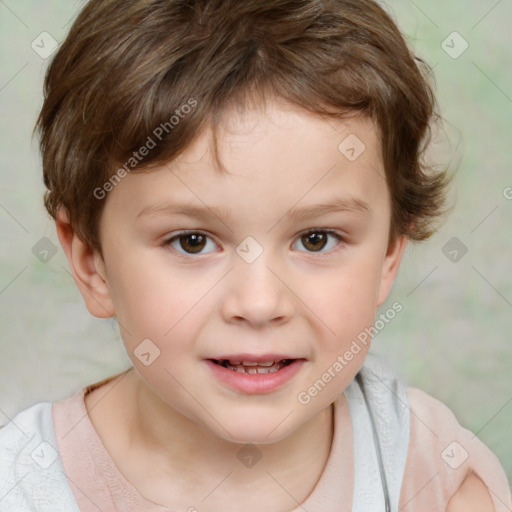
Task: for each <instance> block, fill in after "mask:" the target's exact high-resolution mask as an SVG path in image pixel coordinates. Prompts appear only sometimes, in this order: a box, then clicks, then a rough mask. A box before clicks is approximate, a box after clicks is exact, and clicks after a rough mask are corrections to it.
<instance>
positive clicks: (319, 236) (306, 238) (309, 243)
mask: <svg viewBox="0 0 512 512" xmlns="http://www.w3.org/2000/svg"><path fill="white" fill-rule="evenodd" d="M329 237H331V239H335V242H334V243H332V242H331V243H330V241H329ZM298 241H300V242H301V243H302V245H303V246H304V247H305V248H306V249H307V250H308V252H327V251H329V250H331V249H332V248H333V247H335V246H336V245H337V243H340V242H343V237H342V236H341V235H339V234H338V233H336V232H335V231H330V230H325V229H310V230H308V231H306V232H305V233H303V234H302V235H301V236H300V238H299V239H298V240H297V242H298ZM326 247H328V248H327V250H325V251H322V250H323V249H325V248H326ZM292 248H293V247H292Z"/></svg>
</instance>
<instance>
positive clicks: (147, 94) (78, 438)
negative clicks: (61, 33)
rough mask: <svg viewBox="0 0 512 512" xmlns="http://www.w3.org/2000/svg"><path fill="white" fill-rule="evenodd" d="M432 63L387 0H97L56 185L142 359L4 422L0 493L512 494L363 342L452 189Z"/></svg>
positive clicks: (56, 86)
mask: <svg viewBox="0 0 512 512" xmlns="http://www.w3.org/2000/svg"><path fill="white" fill-rule="evenodd" d="M420 66H422V67H423V64H422V63H421V61H420V60H419V59H417V58H415V57H414V56H413V55H412V54H411V53H410V51H409V50H408V48H407V46H406V44H405V42H404V40H403V38H402V36H401V35H400V32H399V31H398V29H397V27H396V26H395V25H394V22H393V21H392V20H391V18H390V17H389V16H388V15H387V14H386V13H385V12H384V11H383V10H382V8H380V7H379V6H378V4H376V3H375V2H374V1H373V0H332V1H328V0H324V1H321V0H300V1H298V0H297V1H291V0H266V1H262V0H246V1H244V2H240V1H238V0H188V1H182V0H128V1H127V0H91V1H89V2H88V3H87V4H86V5H85V7H84V8H83V10H82V11H81V13H80V14H79V16H78V18H77V20H76V21H75V23H74V25H73V27H72V28H71V31H70V33H69V35H68V37H67V39H66V40H65V41H64V43H63V44H62V45H61V47H60V49H59V50H58V52H57V54H56V55H55V57H54V59H53V62H52V63H51V65H50V68H49V70H48V73H47V76H46V81H45V101H44V105H43V108H42V111H41V114H40V117H39V119H38V124H37V128H38V129H39V131H40V134H41V150H42V156H43V168H44V181H45V185H46V187H47V188H48V191H47V193H46V195H45V205H46V207H47V209H48V211H49V213H50V214H51V215H52V217H53V218H54V219H55V220H56V227H57V233H58V236H59V240H60V242H61V245H62V247H63V249H64V251H65V253H66V256H67V259H68V261H69V265H70V268H71V271H72V274H73V277H74V280H75V282H76V284H77V286H78V287H79V289H80V291H81V293H82V295H83V298H84V301H85V303H86V306H87V308H88V310H89V312H90V313H91V314H92V315H94V316H96V317H100V318H109V317H113V316H115V317H116V319H117V321H118V323H119V327H120V331H121V336H122V339H123V343H124V345H125V347H126V350H127V353H128V355H129V357H130V358H131V360H132V362H133V367H131V368H129V369H128V370H127V371H125V372H123V373H121V374H119V375H115V376H113V377H110V378H108V379H106V380H104V381H102V382H98V383H95V384H92V385H90V386H87V387H86V388H84V389H80V390H78V391H76V393H75V394H74V395H73V396H71V397H69V398H67V399H65V400H62V401H59V402H57V403H54V404H50V403H41V404H36V405H34V406H33V407H30V408H28V409H26V410H25V411H23V412H21V413H19V414H18V415H17V416H16V417H15V418H14V419H13V421H12V422H11V423H10V424H9V425H7V426H6V427H4V428H3V429H2V430H0V446H1V450H2V457H1V460H2V467H1V470H0V476H1V484H0V510H2V511H4V510H5V511H7V510H8V511H11V510H16V511H25V510H26V511H28V510H36V511H50V510H51V511H55V510H58V511H78V510H81V511H98V510H103V511H105V512H106V511H114V510H119V511H127V512H128V511H130V512H132V511H142V510H143V511H150V512H156V511H162V512H163V511H171V510H172V511H200V512H212V511H220V510H222V511H234V510H240V509H241V508H242V509H243V510H245V511H246V512H252V511H256V510H258V511H260V510H271V511H273V512H289V511H299V510H307V511H309V512H314V511H320V510H321V511H331V510H332V511H334V510H336V511H344V512H345V511H350V510H353V511H381V510H382V511H384V510H393V511H398V510H401V511H405V512H409V511H426V510H428V511H445V510H448V511H450V512H453V511H468V510H478V511H492V510H495V511H505V510H510V507H511V506H512V504H511V500H510V491H509V488H508V484H507V480H506V477H505V474H504V471H503V469H502V467H501V466H500V463H499V461H498V460H497V458H496V457H495V456H494V454H492V453H491V452H490V450H489V449H488V448H486V447H485V446H484V445H483V444H482V443H481V442H480V441H479V440H478V439H477V438H476V437H474V436H473V435H472V434H471V433H470V432H469V431H467V430H465V429H463V428H462V427H461V426H460V425H459V424H458V423H457V421H456V419H455V418H454V416H453V414H452V413H451V412H450V410H449V409H447V407H446V406H444V405H443V404H441V403H440V402H438V401H437V400H435V399H434V398H432V397H430V396H428V395H426V394H425V393H423V392H422V391H420V390H418V389H412V388H407V387H406V386H405V385H404V384H403V383H402V382H401V381H400V380H399V379H398V378H397V377H396V376H395V375H394V374H393V373H392V372H391V371H390V370H389V369H387V368H386V367H385V366H384V364H383V363H382V362H381V361H380V360H377V359H375V358H374V357H373V356H369V355H368V350H369V346H370V340H371V335H372V334H373V331H374V327H373V325H374V322H375V317H376V311H377V308H378V307H379V306H381V305H382V304H383V303H384V301H385V299H386V297H387V295H388V293H389V291H390V288H391V286H392V284H393V281H394V278H395V276H396V274H397V271H398V268H399V265H400V260H401V257H402V254H403V252H404V250H405V248H406V245H407V242H408V240H416V241H419V240H424V239H426V238H428V237H429V236H430V235H431V234H432V233H433V231H434V229H435V221H436V219H437V218H438V217H439V215H440V214H441V212H442V211H443V205H444V201H443V198H444V193H445V189H446V184H447V177H446V175H445V173H440V172H435V171H434V170H433V169H430V168H428V167H427V166H426V165H424V164H423V163H422V161H421V160H420V156H421V154H422V151H423V149H424V147H425V145H426V144H427V143H428V133H429V126H430V123H431V122H432V120H433V119H434V108H435V100H434V97H433V95H432V92H431V89H430V86H429V85H428V82H427V80H426V78H425V76H424V75H423V74H422V72H421V71H420ZM400 308H401V305H400V304H398V303H395V304H393V306H391V307H390V308H389V309H388V311H386V313H385V314H384V315H382V314H381V319H380V321H385V319H386V318H391V317H392V316H393V315H396V314H397V312H399V311H400ZM382 318H384V320H383V319H382Z"/></svg>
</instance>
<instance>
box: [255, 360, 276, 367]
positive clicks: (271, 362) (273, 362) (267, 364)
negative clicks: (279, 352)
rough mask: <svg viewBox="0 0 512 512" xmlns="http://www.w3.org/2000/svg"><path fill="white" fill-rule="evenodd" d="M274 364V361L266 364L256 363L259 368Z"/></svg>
mask: <svg viewBox="0 0 512 512" xmlns="http://www.w3.org/2000/svg"><path fill="white" fill-rule="evenodd" d="M273 364H274V361H268V362H266V363H258V365H259V366H272V365H273Z"/></svg>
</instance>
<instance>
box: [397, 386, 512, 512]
mask: <svg viewBox="0 0 512 512" xmlns="http://www.w3.org/2000/svg"><path fill="white" fill-rule="evenodd" d="M407 402H408V407H409V411H410V442H409V451H408V455H407V462H406V469H405V476H404V482H403V486H402V500H403V501H402V502H403V503H405V502H407V500H408V499H411V500H412V502H411V503H412V504H411V507H412V508H410V509H409V508H407V507H406V508H405V510H414V509H416V510H418V509H422V506H420V503H421V504H423V501H422V500H423V499H425V500H426V501H425V506H426V505H427V503H428V500H429V499H431V498H432V496H435V497H436V499H437V500H438V503H437V506H438V508H439V509H442V510H444V509H446V506H447V505H448V504H450V506H451V507H452V508H449V509H447V510H449V511H451V512H455V511H457V510H460V506H459V504H461V503H467V502H468V501H469V500H473V503H474V502H475V501H474V500H476V499H478V498H479V497H480V498H481V499H483V500H485V499H489V496H490V495H489V489H490V490H491V491H492V501H491V502H493V503H494V507H495V508H494V509H495V510H496V511H498V510H509V508H507V507H510V505H511V501H510V489H509V487H508V482H507V478H506V475H505V472H504V470H503V468H502V466H501V463H500V462H499V460H498V458H497V457H496V455H495V454H494V453H493V452H492V451H491V450H490V449H489V448H488V447H487V446H486V445H484V444H483V443H482V442H481V441H480V440H479V439H478V437H476V436H475V435H474V434H473V433H472V432H470V431H469V430H468V429H466V428H464V427H462V426H461V425H460V424H459V422H458V421H457V419H456V417H455V415H454V414H453V412H452V411H451V410H450V409H449V408H448V407H447V406H446V405H445V404H443V403H442V402H440V401H439V400H437V399H436V398H434V397H432V396H430V395H428V394H427V393H425V392H423V391H421V390H420V389H417V388H411V387H409V388H407ZM420 489H422V492H420V493H419V494H418V492H419V491H420ZM415 496H416V497H415ZM422 496H423V497H424V498H422ZM484 503H485V501H484ZM503 504H507V505H506V506H505V505H503ZM454 507H455V508H454ZM457 507H458V508H457ZM500 507H505V508H500ZM494 509H493V508H491V509H490V510H494ZM405 510H404V512H405ZM466 510H468V508H467V507H466ZM469 510H471V509H469ZM482 510H484V511H485V510H487V509H486V508H482Z"/></svg>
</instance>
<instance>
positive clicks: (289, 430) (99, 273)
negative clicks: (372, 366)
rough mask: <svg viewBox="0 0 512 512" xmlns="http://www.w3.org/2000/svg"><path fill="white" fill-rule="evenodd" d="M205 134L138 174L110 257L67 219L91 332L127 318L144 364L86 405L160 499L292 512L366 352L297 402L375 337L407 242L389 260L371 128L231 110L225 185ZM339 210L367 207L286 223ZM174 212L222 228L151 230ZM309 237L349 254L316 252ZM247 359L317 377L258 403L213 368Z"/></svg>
mask: <svg viewBox="0 0 512 512" xmlns="http://www.w3.org/2000/svg"><path fill="white" fill-rule="evenodd" d="M349 134H355V135H356V136H357V137H358V138H359V139H360V140H361V141H363V142H364V144H365V146H366V149H365V151H364V152H363V153H362V154H361V155H360V156H359V157H358V158H357V159H356V160H355V161H353V162H352V161H349V160H348V159H347V158H346V157H345V156H344V155H343V154H342V153H341V152H340V151H339V150H338V145H339V144H340V142H342V141H343V140H344V139H345V138H346V137H347V136H348V135H349ZM210 135H211V133H210V131H209V130H205V131H204V132H203V134H202V135H201V136H200V137H199V139H197V141H196V142H195V143H194V144H192V145H191V146H190V147H189V148H187V150H186V151H185V152H184V153H183V154H181V155H180V156H179V157H178V158H177V159H175V160H173V161H172V162H169V163H168V164H167V165H165V166H162V167H161V168H158V169H157V170H154V171H152V172H150V173H144V174H140V173H139V174H137V173H131V174H129V175H128V176H126V177H125V178H124V179H123V180H122V182H121V183H120V184H118V185H117V186H116V187H115V188H114V189H113V190H112V191H111V192H109V194H108V195H107V197H106V199H105V201H106V203H105V205H104V211H103V213H102V217H101V222H100V240H101V246H102V252H103V257H102V256H101V255H100V254H99V253H98V252H96V251H91V250H90V249H89V248H87V247H86V246H85V245H84V244H83V242H82V241H81V239H80V238H79V237H78V236H77V235H76V233H75V232H74V231H73V229H72V227H71V226H70V224H69V223H68V219H67V216H66V212H65V210H64V209H61V211H60V212H59V217H58V219H57V231H58V234H59V239H60V241H61V244H62V246H63V248H64V250H65V253H66V256H67V258H68V260H69V263H70V268H71V270H72V274H73V277H74V279H75V282H76V284H77V286H78V287H79V289H80V291H81V293H82V295H83V297H84V301H85V303H86V306H87V308H88V310H89V311H90V313H91V314H92V315H94V316H96V317H100V318H108V317H111V316H114V315H116V316H117V319H118V322H119V325H120V330H121V335H122V338H123V343H124V345H125V348H126V350H127V353H128V355H129V357H130V358H131V360H132V361H133V366H134V368H133V369H132V370H131V371H130V372H128V373H127V374H126V375H124V376H122V377H120V378H118V379H116V380H115V381H113V382H111V383H110V384H108V385H106V386H103V387H101V388H99V389H98V390H96V391H94V392H92V393H90V394H89V395H87V397H86V407H87V409H88V412H89V416H90V418H91V421H92V423H93V425H94V427H95V429H96V430H97V432H98V435H99V436H100V438H101V439H102V441H103V443H104V444H105V447H106V448H107V450H108V451H109V453H110V454H111V456H112V458H113V460H114V462H115V463H116V465H117V467H118V468H119V470H120V471H121V472H122V473H123V475H124V476H125V477H126V478H127V479H128V480H129V481H130V482H131V483H132V484H133V485H134V486H135V487H136V488H137V489H138V490H139V492H140V493H141V494H142V495H143V496H144V497H146V498H147V499H149V500H151V501H154V502H156V503H160V504H162V505H165V506H168V507H170V508H173V509H180V510H182V509H183V510H187V509H188V508H190V507H191V506H192V505H193V504H197V506H198V507H199V505H200V510H201V511H202V512H209V511H214V510H226V511H232V510H233V511H235V510H239V506H240V503H244V509H245V511H246V512H252V511H253V510H254V511H256V510H262V509H266V508H268V509H271V510H274V511H276V512H285V511H289V510H292V509H294V508H296V507H297V504H298V503H301V502H302V501H304V500H305V499H306V497H307V496H308V495H309V494H310V492H311V491H312V490H313V488H314V487H315V484H316V482H317V481H318V479H319V478H320V475H321V472H322V470H323V468H324V466H325V463H326V460H327V457H328V454H329V449H330V445H331V441H332V407H331V404H332V402H333V401H334V400H335V399H336V398H337V397H338V396H339V395H340V393H342V391H343V390H344V389H345V387H346V386H347V385H348V384H349V382H350V381H351V380H352V379H353V377H354V376H355V375H356V373H357V371H358V370H359V368H360V367H361V365H362V364H363V362H364V359H365V357H366V354H367V351H368V348H369V344H368V345H367V346H366V347H362V348H363V349H362V350H361V351H360V352H359V353H358V354H356V355H354V358H353V359H352V360H351V361H350V362H349V364H347V366H346V367H344V368H343V371H341V372H338V373H337V374H336V376H335V377H334V378H333V379H332V380H331V381H330V382H329V383H328V385H327V386H326V388H325V389H324V390H322V391H321V392H320V393H319V394H318V395H317V396H315V397H314V398H312V399H311V401H310V402H309V403H308V404H302V403H300V402H299V401H298V399H297V396H298V394H299V393H300V392H303V391H305V390H307V389H308V388H309V387H310V386H311V385H312V383H314V382H315V381H316V380H317V379H318V378H319V377H320V376H321V375H322V374H323V373H324V372H325V371H326V369H327V368H329V367H331V366H332V365H333V363H334V362H335V361H336V358H337V356H338V355H339V354H343V353H344V352H345V351H346V350H347V349H348V348H349V346H350V344H351V343H352V341H353V340H354V339H356V337H357V335H358V334H359V333H361V332H362V331H363V330H364V329H365V328H368V327H371V326H372V325H373V322H374V320H375V315H376V311H377V308H378V306H380V305H382V303H383V302H384V301H385V299H386V297H387V296H388V293H389V291H390V288H391V286H392V284H393V281H394V279H395V276H396V273H397V271H398V268H399V265H400V261H401V258H402V254H403V251H404V249H405V246H406V238H405V237H398V238H397V240H396V243H394V244H392V245H389V244H388V233H389V229H390V213H391V211H390V196H389V191H388V189H387V185H386V182H385V179H384V170H383V167H382V159H381V155H380V148H379V143H378V138H377V134H376V131H375V126H374V124H373V123H372V122H371V121H370V120H368V119H364V118H355V117H354V118H351V119H349V120H345V121H344V122H336V123H335V122H333V121H332V120H330V121H326V120H323V119H321V118H320V117H318V116H315V115H312V114H310V113H307V112H305V111H302V110H298V109H297V108H295V107H292V106H289V105H287V104H284V103H283V102H280V101H275V102H272V103H271V104H269V106H268V108H267V111H266V112H263V111H262V110H261V109H254V108H249V109H247V110H246V111H245V112H243V113H242V114H241V113H240V112H239V111H236V110H232V111H228V112H226V113H225V116H224V124H223V127H222V130H221V132H220V133H219V135H220V137H219V149H220V155H221V160H222V162H223V164H224V166H225V167H226V168H227V169H228V170H229V172H230V173H231V174H230V175H227V174H224V175H221V174H219V173H218V172H216V171H215V165H214V160H213V156H212V152H211V138H210ZM333 200H336V201H337V202H346V203H347V204H348V206H351V205H352V203H351V202H353V201H354V200H357V202H359V203H364V204H365V205H366V209H354V208H347V209H346V210H344V211H338V212H336V213H329V214H324V215H323V216H321V217H317V218H311V216H309V217H306V218H305V219H303V220H300V221H299V220H296V219H292V218H289V217H287V216H286V215H285V214H287V212H289V210H290V209H293V208H298V207H309V206H311V205H313V204H317V203H324V202H331V201H333ZM165 201H168V202H170V203H176V201H181V202H185V203H187V204H193V205H197V206H199V207H204V206H205V205H206V206H207V207H208V208H211V209H212V210H213V209H215V208H219V207H220V208H224V209H225V210H226V212H223V213H220V212H216V214H215V215H214V214H213V213H212V212H211V211H210V213H209V215H208V216H207V217H205V218H203V219H197V218H193V217H188V216H176V215H174V216H173V215H170V214H169V212H160V213H158V214H152V215H142V216H138V215H139V214H140V212H142V211H143V210H144V209H146V208H148V207H151V206H153V205H156V204H161V203H162V202H165ZM224 213H228V214H229V218H228V217H225V216H224ZM310 228H315V229H316V230H317V231H316V232H317V233H318V230H321V229H324V230H325V229H331V230H334V231H335V232H336V233H338V234H339V235H340V236H341V237H342V239H341V240H338V239H337V238H336V237H334V236H332V235H329V236H327V237H325V238H324V239H325V240H326V241H327V245H325V246H323V242H322V240H324V239H320V240H321V241H320V242H319V241H318V239H317V240H316V241H314V242H313V243H311V242H310V243H309V244H308V237H307V236H304V231H305V230H307V229H310ZM182 230H193V231H197V232H199V234H202V235H204V236H206V237H207V238H205V239H203V240H204V244H203V245H201V251H202V252H200V253H199V254H194V253H192V254H190V253H188V254H187V252H186V249H189V250H190V247H191V245H190V241H191V240H190V237H186V236H185V237H183V236H182V238H181V239H180V238H179V237H177V234H179V232H180V231H182ZM319 234H320V235H321V234H322V232H321V231H320V233H319ZM248 236H251V237H253V238H254V239H255V240H256V241H257V243H258V244H259V246H261V248H262V249H263V253H262V254H261V255H260V256H259V257H258V258H257V259H256V260H255V261H254V262H252V263H247V262H246V261H244V260H243V259H242V258H241V257H240V256H239V255H238V254H237V252H236V249H237V247H238V246H239V245H240V244H241V242H242V241H243V240H244V239H245V238H246V237H248ZM171 238H172V240H171V242H172V243H167V242H168V241H169V239H171ZM180 240H181V243H184V244H185V248H184V247H183V246H182V245H180ZM187 242H188V244H189V245H187ZM311 247H313V250H312V249H311ZM315 248H316V249H317V250H316V251H315V250H314V249H315ZM144 339H150V340H151V342H152V343H153V344H154V345H155V346H157V347H158V349H159V350H160V355H159V357H158V358H156V359H155V360H154V361H153V362H152V363H151V364H150V365H149V366H145V365H144V364H142V363H141V361H139V359H138V358H137V357H135V356H134V350H135V349H136V348H137V347H138V346H139V344H140V343H141V341H142V340H144ZM239 352H247V353H250V354H263V353H268V352H278V353H280V354H289V355H290V357H291V358H304V359H305V360H306V361H305V363H304V364H303V366H302V367H301V369H300V371H299V372H298V373H297V374H296V375H295V376H294V377H293V378H292V379H291V380H290V381H288V382H287V383H286V384H285V385H283V386H282V387H280V388H279V389H276V390H274V391H272V392H270V393H264V394H252V395H247V394H244V393H242V392H240V391H237V390H234V389H232V388H230V387H227V386H226V385H225V384H224V383H222V382H221V381H219V380H217V379H216V378H215V377H214V376H213V374H212V372H211V369H210V368H209V367H208V365H207V364H206V362H205V359H207V358H215V357H216V356H217V357H218V356H221V355H226V354H235V353H239ZM342 399H343V398H342ZM349 441H350V435H349V433H347V442H349ZM246 443H251V444H254V445H256V446H257V449H258V450H259V452H260V453H261V455H262V458H261V461H260V462H259V463H258V464H256V465H255V466H253V467H252V468H251V469H250V470H248V468H246V467H245V466H243V465H242V464H241V463H240V461H239V460H238V458H237V452H238V451H239V450H240V449H241V448H242V447H243V446H244V445H245V444H246ZM134 461H136V463H135V464H134ZM192 461H193V463H192ZM227 475H229V477H228V478H227ZM276 482H279V485H277V484H276ZM198 497H200V500H202V501H200V500H198ZM206 497H207V498H206ZM242 500H243V501H242ZM454 510H457V509H450V511H451V512H453V511H454ZM489 510H491V509H489Z"/></svg>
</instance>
